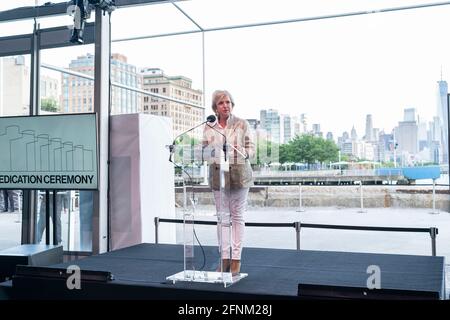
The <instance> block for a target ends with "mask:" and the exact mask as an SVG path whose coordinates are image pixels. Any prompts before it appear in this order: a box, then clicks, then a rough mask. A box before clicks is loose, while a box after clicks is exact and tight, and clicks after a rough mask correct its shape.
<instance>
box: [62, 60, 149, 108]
mask: <svg viewBox="0 0 450 320" xmlns="http://www.w3.org/2000/svg"><path fill="white" fill-rule="evenodd" d="M69 69H70V70H74V71H77V72H80V73H85V74H88V75H90V76H93V75H94V55H92V54H87V55H85V56H79V57H77V59H75V60H72V61H71V62H70V64H69ZM111 81H113V82H117V83H120V84H123V85H126V86H129V87H133V88H138V89H141V87H142V84H141V80H140V76H139V74H138V73H137V72H136V67H135V66H133V65H131V64H129V63H127V58H126V57H125V56H124V55H121V54H112V55H111ZM141 99H142V98H141V94H140V93H137V92H134V91H131V90H126V89H122V88H118V87H114V86H113V87H112V92H111V114H122V113H136V112H139V111H140V107H141ZM61 107H62V110H61V111H62V112H67V113H79V112H92V111H93V110H94V82H93V81H92V80H88V79H84V78H80V77H76V76H73V75H68V74H63V75H62V99H61Z"/></svg>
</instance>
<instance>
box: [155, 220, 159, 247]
mask: <svg viewBox="0 0 450 320" xmlns="http://www.w3.org/2000/svg"><path fill="white" fill-rule="evenodd" d="M158 228H159V217H155V243H156V244H158V240H159V239H158Z"/></svg>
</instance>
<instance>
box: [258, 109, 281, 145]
mask: <svg viewBox="0 0 450 320" xmlns="http://www.w3.org/2000/svg"><path fill="white" fill-rule="evenodd" d="M260 120H261V128H262V129H264V130H266V133H267V137H268V139H270V141H272V142H275V143H280V142H281V139H280V129H281V128H280V116H279V115H278V111H277V110H275V109H268V110H261V111H260Z"/></svg>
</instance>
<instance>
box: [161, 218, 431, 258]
mask: <svg viewBox="0 0 450 320" xmlns="http://www.w3.org/2000/svg"><path fill="white" fill-rule="evenodd" d="M154 221H155V243H158V239H159V234H158V228H159V224H160V223H161V222H166V223H184V221H183V219H167V218H159V217H155V220H154ZM195 224H202V225H217V222H216V221H202V220H199V221H195ZM245 226H247V227H276V228H294V229H295V234H296V246H297V250H300V231H301V229H302V228H313V229H336V230H361V231H384V232H417V233H429V234H430V238H431V255H432V256H436V236H437V234H438V228H436V227H430V228H401V227H369V226H348V225H331V224H313V223H303V224H302V223H301V222H300V221H295V222H287V223H262V222H246V223H245Z"/></svg>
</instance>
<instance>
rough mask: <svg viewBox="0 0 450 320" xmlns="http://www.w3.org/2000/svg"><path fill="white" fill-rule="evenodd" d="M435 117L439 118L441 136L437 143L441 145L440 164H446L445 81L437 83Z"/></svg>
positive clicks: (446, 89) (446, 107)
mask: <svg viewBox="0 0 450 320" xmlns="http://www.w3.org/2000/svg"><path fill="white" fill-rule="evenodd" d="M437 91H438V92H437V116H438V118H439V123H440V128H441V134H440V137H439V142H440V144H441V155H442V158H441V162H443V163H447V162H448V112H447V110H448V100H447V94H448V85H447V81H444V80H442V79H441V80H440V81H438V89H437Z"/></svg>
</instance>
